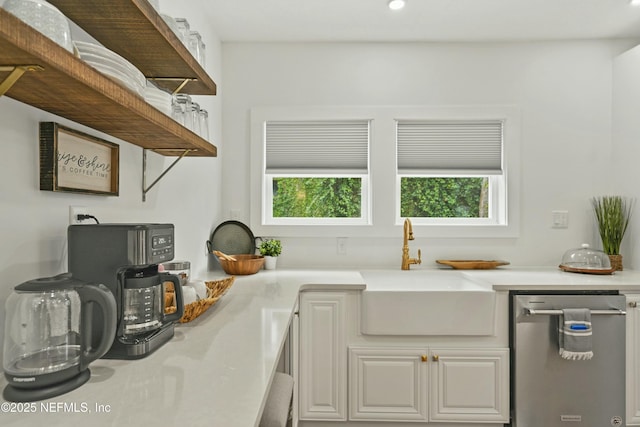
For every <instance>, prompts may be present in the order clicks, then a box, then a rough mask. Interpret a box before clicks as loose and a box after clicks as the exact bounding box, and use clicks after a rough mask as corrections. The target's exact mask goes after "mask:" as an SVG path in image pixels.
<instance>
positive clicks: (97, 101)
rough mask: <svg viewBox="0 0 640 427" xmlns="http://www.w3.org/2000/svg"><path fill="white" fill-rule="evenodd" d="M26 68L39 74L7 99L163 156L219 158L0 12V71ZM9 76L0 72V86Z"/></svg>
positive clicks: (24, 77)
mask: <svg viewBox="0 0 640 427" xmlns="http://www.w3.org/2000/svg"><path fill="white" fill-rule="evenodd" d="M105 3H106V4H108V5H112V4H113V3H114V2H105ZM145 3H146V1H145ZM84 4H85V5H86V7H88V8H89V7H90V2H84ZM27 64H28V65H32V66H39V67H41V68H42V70H41V71H28V72H25V73H24V74H23V75H22V76H21V77H20V78H19V79H18V80H17V81H16V82H15V84H13V85H12V86H11V87H10V88H9V89H8V90H7V92H6V95H7V96H9V97H11V98H13V99H16V100H18V101H20V102H24V103H25V104H29V105H32V106H34V107H36V108H39V109H42V110H44V111H48V112H50V113H53V114H56V115H58V116H61V117H64V118H67V119H69V120H72V121H74V122H77V123H80V124H82V125H85V126H88V127H90V128H93V129H96V130H98V131H101V132H104V133H106V134H109V135H112V136H114V137H116V138H120V139H122V140H125V141H127V142H130V143H132V144H135V145H138V146H140V147H143V148H147V149H151V150H158V153H160V154H163V155H168V156H173V155H179V154H180V153H182V152H184V150H193V151H190V152H189V153H188V156H202V157H215V156H216V155H217V149H216V147H215V146H214V145H212V144H211V143H209V142H208V141H206V140H204V139H202V138H201V137H200V136H198V135H196V134H195V133H193V132H191V131H190V130H189V129H187V128H185V127H184V126H182V125H180V124H178V123H176V122H175V121H174V120H173V119H171V118H170V117H168V116H167V115H165V114H163V113H162V112H160V111H159V110H157V109H156V108H154V107H153V106H151V105H149V104H147V103H146V102H145V100H144V99H143V98H141V97H140V96H139V95H138V94H136V93H134V92H133V91H131V90H129V89H128V88H126V87H125V86H123V85H121V84H120V83H118V82H116V81H115V80H112V79H110V78H109V77H106V76H105V75H103V74H101V73H100V72H98V71H97V70H95V69H94V68H92V67H91V66H89V65H87V64H86V63H84V62H83V61H82V60H80V59H79V58H77V57H75V56H74V55H73V54H72V53H71V52H69V51H67V50H66V49H64V48H63V47H61V46H59V45H58V44H56V43H55V42H53V41H52V40H50V39H49V38H47V37H46V36H44V35H42V34H41V33H39V32H38V31H36V30H34V29H33V28H31V27H29V26H28V25H27V24H25V23H23V22H22V21H20V20H19V19H18V18H16V17H15V16H13V15H11V14H10V13H8V12H6V11H5V10H4V9H1V8H0V70H2V69H3V68H2V66H16V65H27ZM9 74H10V72H9V71H0V81H3V80H4V79H5V78H6V77H7V76H9Z"/></svg>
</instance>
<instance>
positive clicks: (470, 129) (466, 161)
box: [397, 120, 502, 175]
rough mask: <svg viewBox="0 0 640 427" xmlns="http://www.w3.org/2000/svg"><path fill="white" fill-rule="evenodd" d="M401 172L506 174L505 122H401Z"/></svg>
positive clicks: (399, 127) (399, 161) (398, 136)
mask: <svg viewBox="0 0 640 427" xmlns="http://www.w3.org/2000/svg"><path fill="white" fill-rule="evenodd" d="M397 144H398V146H397V156H398V171H399V172H400V173H424V172H429V173H436V172H445V173H461V174H464V173H467V174H485V175H496V174H501V173H502V121H500V120H493V121H492V120H484V121H420V120H408V121H399V122H397Z"/></svg>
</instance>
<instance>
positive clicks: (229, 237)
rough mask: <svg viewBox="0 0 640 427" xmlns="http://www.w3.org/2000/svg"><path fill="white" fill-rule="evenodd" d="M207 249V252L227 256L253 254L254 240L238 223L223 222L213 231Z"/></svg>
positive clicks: (243, 226)
mask: <svg viewBox="0 0 640 427" xmlns="http://www.w3.org/2000/svg"><path fill="white" fill-rule="evenodd" d="M207 247H208V248H209V252H213V251H220V252H223V253H225V254H228V255H234V254H254V253H255V251H256V238H255V237H254V235H253V233H252V232H251V230H250V229H249V227H247V226H246V225H244V224H243V223H241V222H240V221H225V222H223V223H222V224H220V225H218V226H217V227H216V229H215V230H214V231H213V233H212V234H211V240H210V241H208V242H207Z"/></svg>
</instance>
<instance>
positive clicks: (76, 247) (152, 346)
mask: <svg viewBox="0 0 640 427" xmlns="http://www.w3.org/2000/svg"><path fill="white" fill-rule="evenodd" d="M67 234H68V246H69V272H70V273H71V274H72V275H73V277H74V278H75V279H79V280H85V281H89V282H94V283H102V284H104V285H105V286H106V287H107V288H108V289H109V290H110V291H111V292H112V293H113V295H114V297H115V300H116V305H117V329H116V335H115V338H114V340H113V344H112V345H111V348H110V350H109V351H108V352H107V353H106V354H105V355H104V356H103V357H104V358H112V359H139V358H142V357H145V356H147V355H149V354H151V353H152V352H153V351H155V350H156V349H158V348H159V347H160V346H162V345H163V344H164V343H166V342H167V341H169V340H170V339H171V338H172V337H173V335H174V323H175V322H176V321H178V320H179V319H180V318H181V317H182V314H183V311H184V306H183V303H182V292H181V290H182V288H181V286H180V279H179V278H178V276H175V275H172V274H168V273H161V272H158V264H161V263H163V262H167V261H171V260H172V259H173V257H174V227H173V225H172V224H90V225H70V226H69V228H68V232H67ZM169 282H170V283H172V284H173V288H174V291H175V299H176V306H177V309H176V310H175V311H174V312H171V313H169V312H168V310H165V305H164V304H165V299H164V294H165V291H166V289H165V287H166V286H167V284H168V283H169ZM92 316H93V323H92V324H93V327H94V328H100V327H102V325H103V324H104V319H102V318H101V316H102V315H101V313H100V312H99V311H94V313H93V314H92ZM95 335H96V336H99V334H95ZM96 344H97V343H96Z"/></svg>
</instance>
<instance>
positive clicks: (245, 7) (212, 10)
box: [200, 0, 640, 42]
mask: <svg viewBox="0 0 640 427" xmlns="http://www.w3.org/2000/svg"><path fill="white" fill-rule="evenodd" d="M387 1H388V0H204V1H202V2H200V3H201V4H202V5H203V7H204V8H205V9H206V10H205V13H206V14H207V15H209V17H210V21H211V23H212V26H213V27H214V28H215V31H216V32H217V33H218V35H219V37H220V39H221V40H222V41H223V42H229V41H252V42H255V41H265V42H266V41H358V42H363V41H372V42H407V41H434V42H444V41H462V42H468V41H529V40H558V39H593V38H627V37H631V38H640V6H631V5H630V4H629V0H407V6H406V7H405V8H404V9H403V10H401V11H391V10H389V8H388V7H387Z"/></svg>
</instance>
